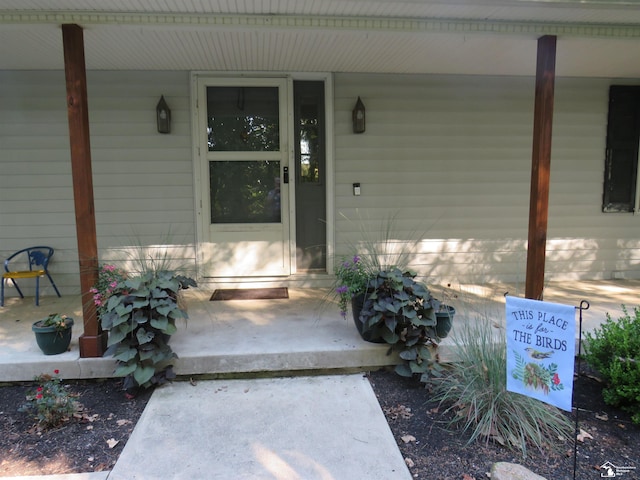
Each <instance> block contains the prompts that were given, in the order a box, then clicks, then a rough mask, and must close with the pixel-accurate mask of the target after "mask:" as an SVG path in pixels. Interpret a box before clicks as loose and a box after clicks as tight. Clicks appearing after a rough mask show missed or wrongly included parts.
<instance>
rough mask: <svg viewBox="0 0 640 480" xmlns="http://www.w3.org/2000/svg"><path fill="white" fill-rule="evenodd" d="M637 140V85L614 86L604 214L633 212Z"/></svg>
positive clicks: (639, 114)
mask: <svg viewBox="0 0 640 480" xmlns="http://www.w3.org/2000/svg"><path fill="white" fill-rule="evenodd" d="M639 140H640V86H617V85H614V86H612V87H610V90H609V119H608V123H607V150H606V158H605V167H604V193H603V196H602V197H603V198H602V211H603V212H633V209H634V207H635V203H636V179H637V173H638V142H639Z"/></svg>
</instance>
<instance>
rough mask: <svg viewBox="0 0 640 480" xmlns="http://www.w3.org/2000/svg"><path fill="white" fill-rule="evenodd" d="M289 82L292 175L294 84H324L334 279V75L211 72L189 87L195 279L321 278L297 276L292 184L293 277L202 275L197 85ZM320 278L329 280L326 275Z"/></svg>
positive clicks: (203, 197)
mask: <svg viewBox="0 0 640 480" xmlns="http://www.w3.org/2000/svg"><path fill="white" fill-rule="evenodd" d="M270 78H271V79H273V78H277V79H283V78H284V79H286V82H287V96H288V98H287V122H288V127H287V139H286V142H287V149H288V155H289V162H290V163H289V166H290V170H289V171H290V172H291V166H292V162H293V161H294V145H293V136H294V132H293V81H294V80H321V81H324V88H325V122H326V175H327V183H326V217H327V218H326V221H327V231H326V244H327V274H329V275H331V274H333V272H334V268H333V263H334V262H333V259H334V256H335V227H334V225H335V215H334V206H335V199H334V197H335V188H334V184H335V172H334V149H335V142H334V122H335V118H334V101H333V92H334V85H333V75H332V74H331V73H281V74H276V73H274V74H265V73H264V72H223V73H220V72H209V71H193V72H191V79H190V86H191V92H190V94H191V112H190V113H191V115H190V116H191V142H192V165H193V194H194V195H193V198H194V212H195V217H194V222H195V242H196V243H195V252H196V272H197V273H196V275H197V278H198V280H199V281H204V282H215V283H232V284H235V283H239V282H242V283H250V282H256V280H258V279H259V281H260V282H261V283H262V284H263V283H264V282H278V283H282V282H283V280H285V281H286V280H294V278H293V277H296V276H297V277H298V278H296V279H295V280H300V279H301V278H300V277H305V278H302V280H303V282H304V284H309V283H308V282H307V281H309V282H311V283H313V280H314V278H317V277H318V274H309V275H307V274H297V265H296V250H295V246H296V222H295V208H296V207H295V205H296V196H295V182H290V183H289V185H290V189H289V202H288V216H289V257H290V259H289V260H290V265H291V274H290V275H289V277H278V276H273V277H244V276H238V277H224V278H223V277H211V276H207V275H206V272H204V271H203V248H202V243H203V242H204V241H205V240H206V239H207V234H206V232H205V231H204V222H203V218H204V217H203V216H204V215H206V211H208V209H205V203H206V202H207V201H208V192H206V191H205V190H204V188H203V178H202V170H201V164H200V162H201V152H200V132H199V131H198V125H199V121H200V120H199V117H198V115H199V105H198V101H199V92H198V85H199V81H200V79H205V80H206V79H214V80H216V81H218V80H229V81H234V80H238V79H256V80H260V79H270ZM321 277H323V278H324V277H326V275H323V276H321Z"/></svg>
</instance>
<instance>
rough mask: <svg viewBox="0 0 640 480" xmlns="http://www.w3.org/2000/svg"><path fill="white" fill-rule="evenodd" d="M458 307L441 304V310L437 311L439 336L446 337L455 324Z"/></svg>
mask: <svg viewBox="0 0 640 480" xmlns="http://www.w3.org/2000/svg"><path fill="white" fill-rule="evenodd" d="M455 313H456V309H455V308H453V307H452V306H450V305H441V306H440V311H438V312H436V322H437V323H436V334H437V335H438V337H439V338H446V337H447V335H449V332H450V331H451V327H452V326H453V316H454V315H455Z"/></svg>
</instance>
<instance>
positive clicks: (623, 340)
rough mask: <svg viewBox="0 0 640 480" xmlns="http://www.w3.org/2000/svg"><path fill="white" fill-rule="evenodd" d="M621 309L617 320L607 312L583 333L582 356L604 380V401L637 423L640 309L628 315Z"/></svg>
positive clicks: (639, 420) (639, 413)
mask: <svg viewBox="0 0 640 480" xmlns="http://www.w3.org/2000/svg"><path fill="white" fill-rule="evenodd" d="M622 312H623V315H622V316H621V317H619V318H618V320H613V319H612V318H611V315H610V314H608V313H607V321H606V322H605V323H603V324H602V325H601V326H600V327H599V328H596V329H595V330H594V331H593V332H587V333H586V334H585V338H586V342H585V350H586V354H585V359H586V361H587V363H589V365H591V367H593V368H594V369H596V370H597V371H598V372H599V373H600V374H601V375H602V377H603V379H604V380H605V382H606V384H607V386H606V387H605V388H604V389H603V390H602V396H603V398H604V401H605V403H607V404H608V405H612V406H615V407H619V408H621V409H622V410H625V411H627V412H629V413H630V414H631V419H632V420H633V422H634V423H639V424H640V309H639V308H638V307H636V308H634V309H633V315H630V314H629V311H628V310H627V308H626V306H625V305H622Z"/></svg>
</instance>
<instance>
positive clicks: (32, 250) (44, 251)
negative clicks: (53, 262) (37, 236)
mask: <svg viewBox="0 0 640 480" xmlns="http://www.w3.org/2000/svg"><path fill="white" fill-rule="evenodd" d="M53 251H54V250H53V248H51V247H44V246H39V247H28V248H23V249H22V250H18V251H17V252H16V253H14V254H12V255H11V256H10V257H9V258H7V259H6V260H5V261H4V269H5V270H6V271H7V272H11V271H12V270H11V268H10V266H9V264H10V263H11V261H12V260H13V259H14V258H16V257H19V256H20V255H26V257H27V258H26V259H25V260H27V259H28V266H29V270H33V267H34V266H35V267H38V266H40V267H42V269H43V270H45V271H46V270H47V268H48V266H49V260H50V259H51V257H52V256H53ZM25 263H27V262H26V261H25ZM14 271H15V269H14Z"/></svg>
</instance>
